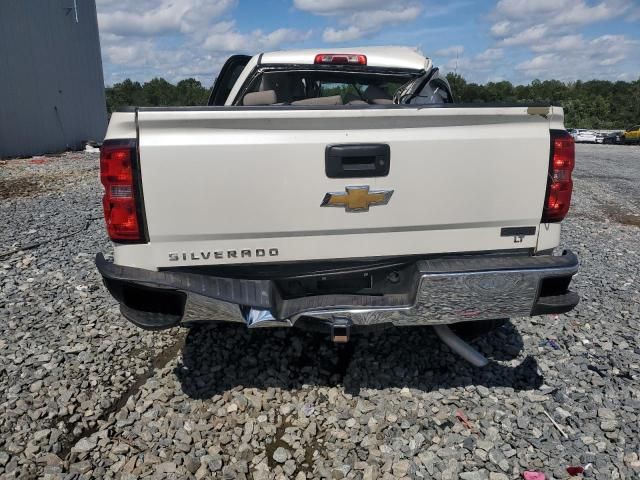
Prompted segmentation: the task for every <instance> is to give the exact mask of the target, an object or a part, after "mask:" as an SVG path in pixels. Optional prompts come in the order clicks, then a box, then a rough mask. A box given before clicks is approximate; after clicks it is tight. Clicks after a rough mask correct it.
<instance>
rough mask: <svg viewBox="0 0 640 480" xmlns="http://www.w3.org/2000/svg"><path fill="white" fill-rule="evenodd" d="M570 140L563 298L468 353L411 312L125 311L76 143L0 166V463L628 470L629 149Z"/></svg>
mask: <svg viewBox="0 0 640 480" xmlns="http://www.w3.org/2000/svg"><path fill="white" fill-rule="evenodd" d="M577 150H578V165H577V169H576V172H575V194H574V205H573V208H572V211H571V214H570V217H569V218H568V220H567V221H566V222H565V228H564V230H563V245H564V246H566V247H569V248H571V249H573V250H574V251H575V252H576V253H577V254H578V255H579V256H580V259H581V262H582V270H581V273H580V275H579V276H578V277H576V279H575V280H574V285H575V287H574V288H575V289H577V290H578V291H579V293H580V295H581V298H582V301H581V303H580V305H579V306H578V308H577V309H575V310H574V311H572V312H570V313H568V314H566V315H560V316H558V317H557V318H556V316H546V317H537V318H535V319H513V320H512V321H511V322H510V323H508V324H506V325H505V326H503V327H501V328H500V329H499V330H497V331H495V332H493V333H492V334H490V335H488V336H486V337H484V338H481V339H479V340H477V341H476V342H475V343H476V346H477V347H478V348H479V349H481V350H482V351H483V352H484V353H485V354H486V355H487V356H489V357H491V358H492V359H493V362H492V363H491V364H490V365H489V366H488V367H486V368H484V369H474V368H472V367H471V366H469V365H468V364H466V363H464V362H463V361H462V360H460V359H459V358H457V357H455V356H454V355H453V354H452V353H451V352H450V351H449V350H448V348H447V347H445V346H443V345H442V344H441V343H440V342H439V341H438V340H437V339H436V338H435V337H434V335H433V333H432V332H431V330H430V329H428V328H424V329H411V330H401V329H397V330H391V331H385V332H383V333H380V332H378V333H370V334H366V335H362V336H358V337H356V338H355V339H354V340H353V341H352V342H351V343H350V344H349V345H347V346H346V348H340V349H338V348H337V347H335V346H334V345H332V344H330V343H328V342H327V341H326V340H325V339H324V338H322V337H320V336H317V335H314V334H308V333H302V332H299V331H296V330H291V331H279V330H268V331H252V332H247V331H246V329H245V328H243V327H237V326H232V325H223V326H216V327H212V326H209V327H199V328H194V329H192V330H190V331H188V332H187V331H186V330H177V329H175V330H170V331H165V332H161V333H149V332H144V331H142V330H139V329H137V328H135V327H133V326H131V325H130V324H129V323H128V322H126V321H125V320H123V319H122V318H121V316H120V315H119V313H118V309H117V305H116V304H115V302H114V301H113V300H112V299H111V297H110V296H109V295H108V294H107V292H106V291H105V289H104V288H103V287H102V285H101V281H100V278H99V275H98V274H97V272H96V270H95V268H94V265H93V256H94V254H95V252H97V251H104V252H105V253H108V252H109V251H110V246H109V242H108V240H107V239H106V236H105V234H104V231H103V225H102V219H101V211H100V203H99V199H100V195H101V189H100V186H99V182H98V180H97V175H98V165H97V163H98V162H97V154H95V153H71V154H66V155H63V156H60V157H46V158H41V159H35V161H34V160H33V159H32V160H16V161H10V162H7V163H6V164H2V165H0V219H1V222H2V224H1V225H0V227H1V228H0V319H1V321H0V332H1V334H0V478H2V479H4V478H42V477H45V478H52V479H53V478H121V479H134V478H140V477H145V478H197V479H203V478H229V479H232V478H254V479H268V478H269V479H271V478H278V479H280V478H295V479H296V480H300V479H303V478H333V479H340V478H357V479H375V478H389V479H391V478H403V477H406V478H435V479H456V478H461V479H467V480H474V479H478V480H483V479H490V480H503V479H515V478H520V476H521V473H522V471H524V470H540V471H544V472H546V474H547V478H568V477H569V475H568V473H567V471H566V467H567V466H569V465H582V466H587V465H588V466H589V468H587V470H586V472H585V474H584V476H585V477H587V478H598V479H616V478H620V479H633V478H640V459H639V458H638V454H639V453H640V451H639V448H640V447H639V445H640V417H639V412H640V381H639V380H640V345H639V342H638V340H639V329H638V319H639V317H640V304H639V298H640V295H639V291H638V290H639V286H638V280H637V279H638V278H640V259H639V258H638V255H639V249H640V242H639V239H640V235H639V233H640V230H639V227H640V215H639V213H640V148H637V147H622V146H608V145H593V146H591V145H590V146H588V145H579V146H578V149H577ZM61 236H66V237H65V238H62V239H57V240H56V238H58V237H61ZM547 414H548V415H549V416H550V417H551V418H552V419H553V421H554V422H555V423H556V424H557V427H556V426H555V425H554V423H553V422H552V421H551V419H550V418H549V417H547ZM558 427H559V428H558Z"/></svg>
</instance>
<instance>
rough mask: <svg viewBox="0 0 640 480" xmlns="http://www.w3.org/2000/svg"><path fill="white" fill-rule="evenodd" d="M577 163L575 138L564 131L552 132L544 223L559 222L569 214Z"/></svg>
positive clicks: (543, 215) (543, 214) (543, 213)
mask: <svg viewBox="0 0 640 480" xmlns="http://www.w3.org/2000/svg"><path fill="white" fill-rule="evenodd" d="M575 162H576V153H575V144H574V141H573V137H572V136H571V135H569V133H567V132H565V131H564V130H551V160H550V162H549V179H548V181H547V195H546V197H545V199H544V208H543V211H542V223H550V222H559V221H561V220H562V219H563V218H564V217H565V216H566V215H567V213H568V212H569V206H570V205H571V191H572V190H573V180H571V172H572V171H573V167H574V166H575Z"/></svg>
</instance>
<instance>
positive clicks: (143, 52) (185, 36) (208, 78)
mask: <svg viewBox="0 0 640 480" xmlns="http://www.w3.org/2000/svg"><path fill="white" fill-rule="evenodd" d="M237 4H238V0H137V1H136V2H132V3H127V4H125V3H124V2H122V1H119V0H98V3H97V7H98V22H99V27H100V41H101V46H102V55H103V60H104V66H105V80H106V83H107V84H109V83H113V82H117V81H121V80H123V79H124V78H127V77H134V78H136V79H138V80H147V79H149V78H151V77H154V76H161V77H164V78H166V79H168V80H170V81H175V80H179V79H182V78H185V77H195V78H198V79H200V80H201V81H203V83H204V84H205V85H207V86H208V85H210V84H211V82H212V80H213V78H214V75H215V73H216V72H217V71H218V70H219V68H220V66H221V65H222V63H223V62H224V61H225V60H226V58H227V56H228V55H229V53H258V52H259V51H260V50H273V49H276V48H279V47H280V46H282V45H285V44H288V43H295V42H300V41H304V40H306V39H308V38H309V36H310V34H311V32H310V31H304V32H303V31H300V30H296V29H293V28H274V29H273V30H261V29H257V30H252V31H248V32H242V31H240V30H239V29H237V28H236V24H235V21H233V20H228V18H229V12H230V10H231V9H232V8H233V7H234V6H236V5H237Z"/></svg>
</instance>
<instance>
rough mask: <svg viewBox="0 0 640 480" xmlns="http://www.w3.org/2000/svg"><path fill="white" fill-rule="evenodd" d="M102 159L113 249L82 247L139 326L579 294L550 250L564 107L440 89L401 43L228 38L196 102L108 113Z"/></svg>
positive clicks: (472, 318)
mask: <svg viewBox="0 0 640 480" xmlns="http://www.w3.org/2000/svg"><path fill="white" fill-rule="evenodd" d="M100 166H101V180H102V183H103V185H104V188H105V194H104V211H105V218H106V224H107V230H108V233H109V236H110V237H111V239H112V240H113V242H114V247H115V253H114V261H113V262H109V261H107V260H105V258H104V257H103V256H102V255H101V254H98V256H97V259H96V262H97V266H98V269H99V271H100V273H101V274H102V276H103V278H104V281H105V283H106V286H107V287H108V289H109V290H110V292H111V293H112V295H113V296H114V297H115V298H116V299H117V300H118V301H119V302H120V304H121V310H122V313H123V314H124V315H125V316H126V317H127V318H128V319H129V320H131V321H132V322H134V323H135V324H137V325H139V326H141V327H144V328H152V329H156V328H167V327H172V326H175V325H190V324H193V323H194V322H199V321H214V320H224V321H234V322H243V323H246V324H247V325H248V326H249V327H250V328H254V327H259V326H292V325H294V324H297V326H303V325H304V326H305V327H319V328H327V329H328V331H330V332H331V336H332V338H333V339H334V340H335V341H345V340H347V339H348V338H349V332H350V329H351V328H352V327H356V326H361V325H398V326H409V325H434V326H440V327H439V328H437V331H439V333H440V334H441V335H445V334H447V333H451V330H449V329H448V328H446V327H443V326H444V325H447V324H453V323H458V322H466V323H464V325H476V326H478V325H487V326H490V325H495V323H496V322H495V321H496V320H499V319H505V318H508V317H512V316H530V315H540V314H548V313H560V312H566V311H568V310H570V309H571V308H573V307H574V306H575V305H576V304H577V302H578V297H577V295H576V294H575V293H574V292H571V291H569V289H568V287H569V283H570V281H571V278H572V276H573V275H574V274H575V273H576V272H577V269H578V260H577V258H576V256H575V255H574V254H573V253H571V252H568V251H565V252H564V253H562V254H560V255H555V256H554V255H553V254H552V253H553V252H552V251H553V250H554V249H555V248H556V247H558V245H559V241H560V223H559V222H560V221H561V220H562V219H563V218H564V216H565V215H566V213H567V211H568V209H569V203H570V199H571V189H572V180H571V171H572V169H573V166H574V143H573V139H572V138H571V136H570V135H569V134H568V133H567V132H566V131H565V129H564V126H563V112H562V109H561V108H558V107H553V106H548V105H529V106H527V105H492V104H470V105H469V104H467V105H465V104H456V103H455V102H454V101H453V96H452V92H451V91H450V88H449V85H448V83H447V81H446V79H445V78H444V77H443V76H442V75H441V74H440V73H439V71H438V69H437V68H434V66H433V65H432V62H431V61H430V60H429V59H428V58H425V57H424V56H423V55H421V54H420V53H418V52H416V51H414V50H411V49H408V48H401V47H365V48H352V49H348V50H342V49H332V50H329V51H327V52H326V53H325V51H320V50H319V51H315V50H314V51H311V50H304V51H288V52H272V53H263V54H260V55H256V56H254V57H248V56H242V55H237V56H234V57H231V58H230V59H229V60H228V62H227V63H226V64H225V65H224V67H223V68H222V70H221V72H220V75H219V76H218V78H217V80H216V83H215V85H214V87H213V90H212V93H211V97H210V100H209V105H208V106H203V107H165V108H155V107H154V108H146V107H135V108H128V109H124V110H122V111H117V112H115V113H113V115H112V117H111V121H110V124H109V129H108V132H107V135H106V139H105V141H104V144H103V146H102V150H101V157H100ZM470 322H473V323H470ZM443 332H444V333H443Z"/></svg>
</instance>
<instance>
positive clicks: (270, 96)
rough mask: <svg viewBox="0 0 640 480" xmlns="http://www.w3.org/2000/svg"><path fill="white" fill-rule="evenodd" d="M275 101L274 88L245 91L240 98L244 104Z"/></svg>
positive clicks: (250, 104)
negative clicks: (260, 90)
mask: <svg viewBox="0 0 640 480" xmlns="http://www.w3.org/2000/svg"><path fill="white" fill-rule="evenodd" d="M277 102H278V99H277V98H276V92H275V90H264V91H262V92H252V93H247V94H246V95H245V96H244V98H243V99H242V104H243V105H246V106H256V105H273V104H274V103H277Z"/></svg>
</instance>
